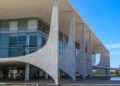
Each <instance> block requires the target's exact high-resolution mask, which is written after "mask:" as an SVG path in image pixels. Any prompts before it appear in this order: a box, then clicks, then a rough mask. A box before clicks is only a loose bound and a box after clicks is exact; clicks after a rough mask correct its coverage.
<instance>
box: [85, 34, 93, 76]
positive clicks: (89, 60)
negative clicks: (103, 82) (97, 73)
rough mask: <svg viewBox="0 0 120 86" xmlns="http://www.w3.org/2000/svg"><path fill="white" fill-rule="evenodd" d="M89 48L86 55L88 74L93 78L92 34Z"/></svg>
mask: <svg viewBox="0 0 120 86" xmlns="http://www.w3.org/2000/svg"><path fill="white" fill-rule="evenodd" d="M88 36H89V37H88V46H87V54H86V73H87V74H88V75H89V76H90V78H92V37H91V32H89V35H88Z"/></svg>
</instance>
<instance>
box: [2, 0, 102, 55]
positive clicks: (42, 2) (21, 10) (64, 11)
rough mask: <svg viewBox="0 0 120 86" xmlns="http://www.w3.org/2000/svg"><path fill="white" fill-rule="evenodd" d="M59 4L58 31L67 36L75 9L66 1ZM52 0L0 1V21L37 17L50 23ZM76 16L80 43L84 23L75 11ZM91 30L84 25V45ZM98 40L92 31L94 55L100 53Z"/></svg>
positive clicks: (77, 36) (60, 0)
mask: <svg viewBox="0 0 120 86" xmlns="http://www.w3.org/2000/svg"><path fill="white" fill-rule="evenodd" d="M59 2H60V6H59V7H60V8H59V9H60V12H59V16H60V25H59V26H60V31H61V32H63V33H65V34H66V35H68V34H69V30H70V29H69V28H70V22H71V18H72V15H73V12H72V11H75V9H74V8H73V7H72V6H71V5H70V3H69V1H68V0H59ZM52 6H53V0H0V19H15V18H25V17H27V18H28V17H39V18H41V19H43V20H44V21H46V22H47V23H50V21H51V13H52ZM75 16H76V41H77V42H80V29H81V26H80V24H79V23H85V22H84V21H83V19H82V18H81V17H80V15H79V14H78V13H77V12H76V11H75ZM88 31H91V29H90V28H89V27H88V26H87V24H86V23H85V32H86V35H85V39H86V45H87V40H88V34H87V32H88ZM101 45H103V44H102V43H101V42H100V40H99V39H98V38H97V37H96V36H95V34H94V33H93V31H92V47H93V52H94V53H101ZM103 46H104V45H103Z"/></svg>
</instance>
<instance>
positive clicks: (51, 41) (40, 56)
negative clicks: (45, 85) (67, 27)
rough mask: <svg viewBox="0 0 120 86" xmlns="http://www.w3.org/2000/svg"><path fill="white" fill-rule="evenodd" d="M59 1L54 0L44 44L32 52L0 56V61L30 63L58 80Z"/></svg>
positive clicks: (57, 81)
mask: <svg viewBox="0 0 120 86" xmlns="http://www.w3.org/2000/svg"><path fill="white" fill-rule="evenodd" d="M58 4H59V2H58V0H54V3H53V10H52V17H51V25H50V33H49V38H48V41H47V43H46V45H45V46H44V47H43V48H42V49H40V50H38V51H36V52H34V53H32V54H28V55H25V56H20V57H13V58H0V62H4V61H8V62H10V61H20V62H24V63H28V64H32V65H34V66H36V67H38V68H40V69H42V70H44V71H45V72H46V73H47V74H49V75H50V76H51V77H52V78H53V79H54V81H55V83H56V84H58V83H59V80H58V40H59V38H58V32H59V6H58Z"/></svg>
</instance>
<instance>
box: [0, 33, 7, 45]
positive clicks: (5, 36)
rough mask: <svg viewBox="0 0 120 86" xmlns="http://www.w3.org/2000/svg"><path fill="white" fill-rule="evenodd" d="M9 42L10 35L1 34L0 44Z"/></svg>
mask: <svg viewBox="0 0 120 86" xmlns="http://www.w3.org/2000/svg"><path fill="white" fill-rule="evenodd" d="M8 41H9V34H8V33H1V34H0V43H8Z"/></svg>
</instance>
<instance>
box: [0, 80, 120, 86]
mask: <svg viewBox="0 0 120 86" xmlns="http://www.w3.org/2000/svg"><path fill="white" fill-rule="evenodd" d="M60 83H61V84H72V85H73V84H119V86H120V81H110V80H101V79H91V80H90V79H89V80H81V79H80V80H79V79H77V80H76V81H75V82H73V81H72V80H70V79H62V80H60ZM0 84H54V81H53V80H51V79H50V80H37V81H0Z"/></svg>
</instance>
